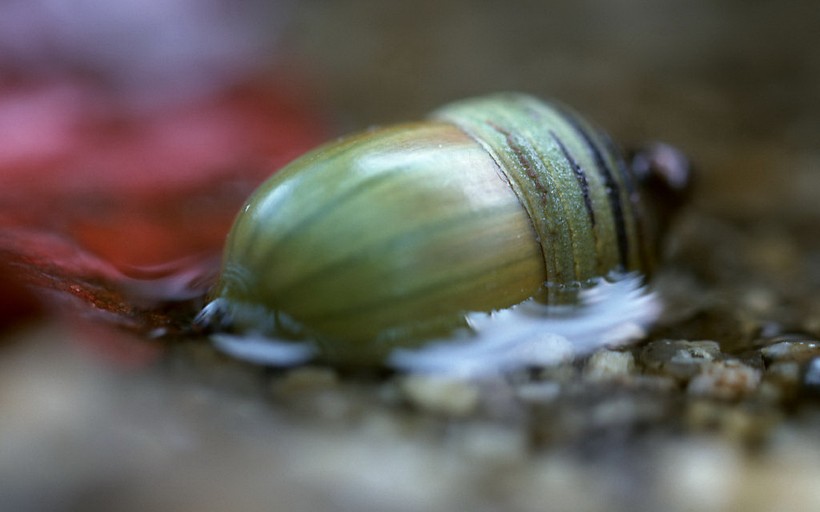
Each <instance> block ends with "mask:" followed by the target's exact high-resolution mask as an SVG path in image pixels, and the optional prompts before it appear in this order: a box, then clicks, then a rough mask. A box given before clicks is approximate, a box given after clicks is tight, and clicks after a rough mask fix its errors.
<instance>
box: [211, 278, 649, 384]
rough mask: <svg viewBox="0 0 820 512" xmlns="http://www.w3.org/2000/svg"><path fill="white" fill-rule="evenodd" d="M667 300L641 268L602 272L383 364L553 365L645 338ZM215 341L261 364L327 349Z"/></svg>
mask: <svg viewBox="0 0 820 512" xmlns="http://www.w3.org/2000/svg"><path fill="white" fill-rule="evenodd" d="M661 311H662V304H661V300H660V298H659V296H658V295H657V293H655V292H653V291H651V289H649V287H648V286H646V285H645V283H644V278H643V276H641V275H638V274H626V275H617V276H610V277H609V278H607V279H600V280H598V281H597V282H596V283H595V284H594V285H592V286H591V287H589V288H587V289H584V290H582V291H581V292H580V293H579V297H578V303H577V304H575V305H572V306H567V305H562V306H549V305H544V304H541V303H538V302H536V301H534V300H532V299H531V300H528V301H526V302H524V303H522V304H519V305H517V306H514V307H511V308H509V309H505V310H501V311H495V312H492V313H484V312H473V313H469V314H467V315H466V319H467V325H468V328H467V329H461V330H459V331H457V332H454V333H453V335H452V336H450V337H448V338H437V339H431V340H428V341H427V342H425V343H424V344H423V345H422V346H421V347H418V348H405V347H403V346H402V345H401V344H397V345H396V346H395V347H393V349H392V350H391V351H390V353H389V355H388V357H387V359H386V360H385V361H384V363H385V364H386V365H387V366H389V367H392V368H395V369H397V370H400V371H405V372H410V373H436V374H446V375H457V376H468V377H472V376H481V375H489V374H497V373H502V372H508V371H514V370H518V369H525V368H533V367H548V366H553V365H557V364H560V363H563V362H567V361H570V360H572V359H573V358H575V357H580V356H584V355H587V354H589V353H591V352H593V351H595V350H596V349H598V348H601V347H615V346H618V345H623V344H626V343H629V342H632V341H637V340H639V339H641V338H642V337H643V335H644V334H645V332H646V328H647V327H648V326H649V325H651V324H652V323H653V322H654V321H656V320H657V318H658V316H659V315H660V313H661ZM210 339H211V341H212V343H213V344H214V346H215V347H216V348H217V349H218V350H220V351H222V352H225V353H226V354H229V355H230V356H232V357H235V358H238V359H242V360H245V361H249V362H252V363H255V364H262V365H270V366H290V365H295V364H302V363H305V362H308V361H310V360H313V359H315V358H319V359H321V356H322V353H321V351H320V350H319V349H318V347H317V345H315V344H314V343H312V342H311V341H310V340H305V341H292V340H284V339H276V338H271V337H266V336H263V335H261V334H258V333H250V334H243V335H232V334H223V333H218V334H213V335H211V336H210Z"/></svg>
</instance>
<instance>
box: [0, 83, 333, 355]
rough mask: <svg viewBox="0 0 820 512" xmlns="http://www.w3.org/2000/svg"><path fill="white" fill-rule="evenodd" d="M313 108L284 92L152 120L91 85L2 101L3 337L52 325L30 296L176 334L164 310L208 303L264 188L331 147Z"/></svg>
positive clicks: (202, 105) (228, 99) (256, 93)
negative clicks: (288, 166)
mask: <svg viewBox="0 0 820 512" xmlns="http://www.w3.org/2000/svg"><path fill="white" fill-rule="evenodd" d="M288 82H289V83H293V80H288ZM308 105H309V102H308V101H307V99H306V98H305V97H303V96H302V93H300V92H299V90H298V88H295V87H282V86H280V87H274V86H272V85H271V83H270V82H265V83H259V84H252V85H244V86H241V87H233V88H231V89H229V90H227V91H224V92H223V93H221V94H219V95H216V96H212V97H209V98H202V99H199V100H197V101H196V102H193V103H191V102H188V103H184V104H180V105H179V106H177V107H167V108H164V109H162V110H159V109H156V110H151V111H132V110H129V109H125V108H122V107H121V104H120V103H118V102H111V101H106V98H105V95H104V94H100V90H98V89H97V88H96V87H95V86H93V85H90V84H83V83H82V82H80V81H68V80H66V81H61V82H50V83H40V84H17V85H14V86H10V85H7V86H5V87H0V134H2V136H0V262H2V261H3V260H5V263H6V266H5V267H2V269H0V270H2V272H1V273H0V274H1V275H0V281H2V282H0V286H2V294H3V303H0V307H5V308H6V310H5V312H4V313H1V314H0V328H2V327H3V326H5V325H11V324H13V323H15V321H14V318H15V317H16V316H17V315H20V316H21V317H24V316H26V315H30V314H32V312H33V311H40V309H39V308H38V307H36V306H34V305H35V304H38V303H39V302H37V301H36V300H35V301H34V302H32V301H31V297H32V295H31V292H30V291H28V290H29V289H33V290H35V291H39V292H40V293H41V294H42V295H44V297H45V299H46V300H45V302H47V303H52V304H58V308H61V307H65V306H66V305H70V306H71V307H75V308H76V307H78V308H80V309H83V308H85V309H86V311H85V313H88V314H89V315H90V316H92V317H93V316H94V314H97V313H100V312H106V313H110V314H112V315H113V316H114V317H116V318H117V319H118V322H120V323H122V322H124V323H142V324H143V327H146V328H154V327H156V326H157V325H162V323H163V319H162V318H156V317H155V316H152V312H151V307H152V305H156V304H162V303H167V302H172V301H175V300H181V299H189V298H190V297H191V296H192V295H195V294H197V293H202V292H203V291H204V290H205V289H206V288H207V286H208V285H209V283H210V280H211V279H212V278H213V276H214V274H215V267H216V265H217V262H218V255H219V253H220V251H221V246H222V243H223V241H224V238H225V235H226V233H227V231H228V229H229V227H230V225H231V222H232V220H233V217H234V216H235V214H236V212H237V211H238V209H239V208H240V207H241V204H242V203H243V202H244V200H245V199H246V198H247V196H248V195H249V194H250V192H251V191H252V190H253V188H255V186H256V185H258V184H259V183H260V182H261V181H262V180H264V179H265V178H266V177H267V176H268V175H269V174H270V173H271V172H273V171H274V170H275V169H277V168H278V167H280V166H282V165H283V164H284V163H286V162H287V161H288V160H290V159H292V158H293V157H295V156H297V155H298V154H300V153H302V152H304V151H305V150H306V149H308V148H309V147H311V146H313V145H315V144H316V143H317V142H318V141H319V140H320V139H321V138H322V136H323V132H324V130H323V126H322V123H321V122H320V120H319V117H318V116H317V114H316V113H315V112H313V111H312V110H311V109H310V108H309V106H308ZM4 279H5V281H4ZM26 287H28V288H26ZM61 297H62V298H61ZM55 298H56V301H55ZM3 304H6V305H5V306H4V305H3ZM9 304H11V305H19V306H20V308H19V309H20V312H19V313H18V312H16V311H17V309H15V307H16V306H15V307H12V306H9ZM29 304H31V306H29ZM108 337H109V338H110V335H109V336H108ZM110 348H111V347H109V349H110ZM113 352H117V350H113ZM126 352H128V351H126Z"/></svg>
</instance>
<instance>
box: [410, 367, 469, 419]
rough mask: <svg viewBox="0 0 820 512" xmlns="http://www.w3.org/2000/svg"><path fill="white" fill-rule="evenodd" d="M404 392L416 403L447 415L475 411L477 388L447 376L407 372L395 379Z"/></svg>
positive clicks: (418, 405) (417, 405)
mask: <svg viewBox="0 0 820 512" xmlns="http://www.w3.org/2000/svg"><path fill="white" fill-rule="evenodd" d="M399 386H400V389H401V390H402V392H403V393H404V396H405V397H406V398H407V399H408V400H409V401H410V403H412V404H413V405H415V406H416V407H419V408H420V409H425V410H427V411H430V412H433V413H438V414H446V415H450V416H465V415H467V414H470V413H472V412H473V411H475V409H476V407H477V406H478V403H479V398H480V393H479V389H478V388H477V387H476V386H475V385H474V384H472V383H470V382H468V381H465V380H460V379H456V378H451V377H439V376H433V375H408V376H406V377H403V378H402V379H401V381H400V383H399Z"/></svg>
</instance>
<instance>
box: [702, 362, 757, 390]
mask: <svg viewBox="0 0 820 512" xmlns="http://www.w3.org/2000/svg"><path fill="white" fill-rule="evenodd" d="M759 383H760V371H759V370H757V369H754V368H752V367H750V366H747V365H745V364H743V363H741V362H740V361H737V360H728V361H713V362H710V363H708V364H704V365H702V366H701V367H700V373H698V374H697V375H695V376H694V377H693V378H692V380H690V381H689V386H688V387H687V389H686V391H687V392H688V393H689V394H692V395H700V396H709V397H712V398H718V399H724V400H735V399H738V398H742V397H743V396H745V395H748V394H749V393H751V392H752V391H754V390H755V388H757V385H758V384H759Z"/></svg>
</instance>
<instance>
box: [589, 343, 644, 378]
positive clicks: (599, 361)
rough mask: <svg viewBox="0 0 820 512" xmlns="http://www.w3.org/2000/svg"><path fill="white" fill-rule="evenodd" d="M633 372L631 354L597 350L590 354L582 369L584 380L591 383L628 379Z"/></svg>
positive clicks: (633, 362)
mask: <svg viewBox="0 0 820 512" xmlns="http://www.w3.org/2000/svg"><path fill="white" fill-rule="evenodd" d="M634 370H635V357H634V356H633V355H632V353H631V352H616V351H613V350H599V351H597V352H595V353H594V354H592V356H591V357H590V358H589V361H587V364H586V366H585V367H584V378H586V379H587V380H589V381H593V382H600V381H609V380H614V379H619V378H625V377H628V376H629V375H630V374H631V373H632V372H633V371H634Z"/></svg>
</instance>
